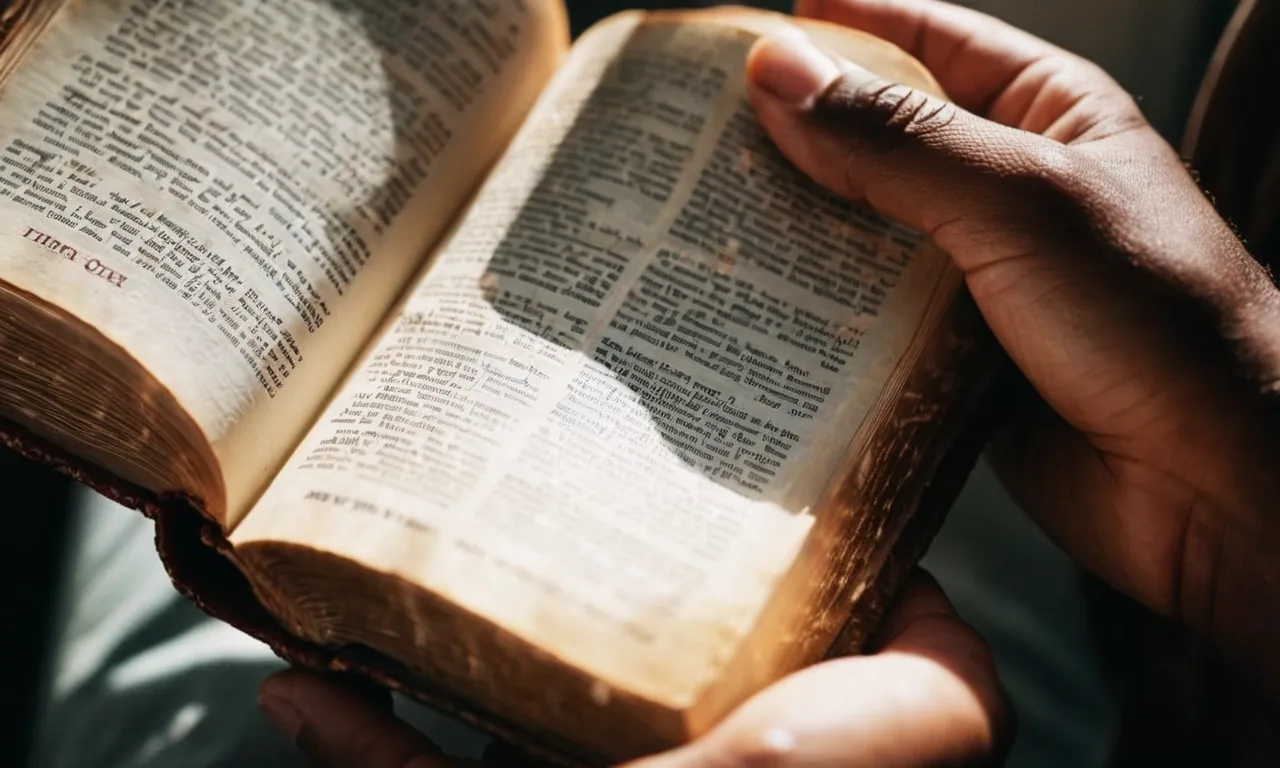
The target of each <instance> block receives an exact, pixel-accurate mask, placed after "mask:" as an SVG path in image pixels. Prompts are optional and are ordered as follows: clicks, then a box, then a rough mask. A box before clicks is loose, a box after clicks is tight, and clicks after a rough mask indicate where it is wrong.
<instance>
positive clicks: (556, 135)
mask: <svg viewBox="0 0 1280 768" xmlns="http://www.w3.org/2000/svg"><path fill="white" fill-rule="evenodd" d="M643 18H644V17H643V16H641V15H638V14H637V15H629V16H624V17H620V18H616V19H615V20H613V21H612V22H610V23H608V24H607V25H605V26H604V27H601V28H597V29H596V30H595V31H593V32H592V33H591V34H590V35H589V36H588V37H587V38H586V39H584V40H583V41H580V42H579V43H578V44H577V45H576V46H575V48H574V51H573V54H572V56H571V58H570V60H569V62H568V63H567V64H566V66H565V67H564V68H563V69H562V72H561V74H560V75H559V76H558V77H557V79H556V80H555V81H554V83H553V85H552V86H551V87H550V88H549V89H548V92H547V94H546V95H545V96H544V98H543V100H542V101H541V102H540V104H539V106H538V108H537V109H536V110H535V112H534V114H533V115H532V116H531V118H530V120H529V122H528V124H527V126H526V128H525V129H524V130H523V131H522V133H521V134H520V135H519V136H518V137H517V139H516V142H515V144H514V145H513V148H512V149H511V150H510V151H509V152H508V153H507V155H506V156H505V158H504V160H503V162H502V163H501V164H500V166H499V167H498V169H497V170H496V171H495V173H494V174H493V175H492V176H491V178H490V180H489V181H488V182H487V184H486V186H485V187H484V189H483V190H482V192H481V194H480V196H479V198H478V199H477V201H476V203H475V204H474V205H473V207H472V208H471V209H470V211H469V213H468V214H467V216H466V217H465V218H464V221H463V224H462V226H461V228H460V230H459V231H458V232H457V233H456V235H455V236H453V237H452V238H451V239H450V240H449V242H448V243H447V244H446V246H445V247H444V249H443V251H442V253H441V254H440V255H439V256H438V257H437V259H436V260H435V261H434V262H433V265H432V266H431V268H430V270H429V272H428V273H427V275H426V276H425V279H424V280H423V281H422V282H421V283H420V284H418V285H417V286H416V287H415V289H414V291H413V293H412V294H411V296H410V297H409V298H408V300H407V302H406V303H405V305H404V306H403V307H402V308H401V309H400V310H399V315H398V318H397V319H396V321H395V322H394V324H392V326H391V327H390V328H389V329H388V330H387V331H386V332H385V333H384V335H383V336H382V338H381V339H380V340H379V341H378V342H377V343H376V344H375V345H374V347H373V348H372V351H371V353H370V355H369V357H368V358H367V359H366V360H365V361H364V362H363V363H362V364H361V366H360V367H359V369H358V370H357V372H356V375H355V376H354V377H353V379H352V380H351V381H349V382H348V383H347V384H346V385H345V386H344V388H343V390H342V391H341V392H340V394H339V396H338V397H337V399H336V401H335V402H334V403H333V404H332V405H331V407H330V408H329V409H328V411H327V413H326V414H325V415H324V416H323V417H322V419H321V420H320V422H319V423H318V426H317V428H316V429H315V430H314V431H313V432H312V433H311V434H310V435H309V436H308V438H307V439H306V440H305V441H304V444H303V445H302V447H301V448H300V450H299V451H298V452H297V453H296V454H295V455H294V457H293V458H292V459H291V460H290V463H289V464H288V465H287V467H286V469H285V470H284V471H283V472H282V473H281V476H280V478H279V479H278V481H277V482H276V483H275V484H274V485H273V486H272V487H271V488H270V489H268V491H267V493H266V495H265V496H264V498H263V500H262V501H261V503H260V504H259V506H258V507H256V508H255V509H254V511H253V512H251V513H250V515H249V516H248V518H246V520H245V522H244V523H243V525H242V526H241V527H240V529H239V530H237V531H236V532H235V534H234V535H233V537H232V543H233V544H234V545H235V547H236V549H237V550H238V551H241V552H250V551H252V547H253V546H254V545H255V544H258V543H263V542H273V541H275V542H294V543H298V544H302V545H306V546H309V547H313V548H316V549H319V550H322V551H327V552H332V553H335V554H338V555H341V556H344V557H347V558H350V559H352V560H355V561H357V562H360V563H363V564H365V565H366V566H367V567H368V568H370V569H373V570H376V571H384V572H387V573H391V574H395V575H397V576H400V577H403V578H404V579H407V580H409V581H410V582H413V583H416V584H420V585H423V586H424V587H425V588H427V589H429V590H431V591H433V592H435V593H437V594H439V595H441V596H443V597H445V598H447V599H448V600H450V601H453V602H454V603H456V604H458V605H459V606H462V607H464V608H465V609H467V610H469V611H472V612H474V613H477V614H480V615H481V616H484V617H487V618H488V619H490V620H492V621H493V622H495V623H496V624H498V625H500V626H501V627H503V628H505V629H507V630H509V631H511V632H513V633H515V634H516V635H518V636H520V637H522V638H524V639H526V640H529V641H531V642H533V643H534V644H535V645H537V646H539V647H541V648H545V649H547V650H548V651H549V652H551V653H553V654H555V655H556V656H557V657H559V658H560V659H562V660H564V661H566V662H568V663H570V664H572V665H574V666H577V667H580V668H583V669H586V670H588V671H590V672H591V673H593V674H595V675H596V676H598V677H599V679H600V680H601V681H602V683H601V690H602V695H607V694H608V690H609V689H610V686H620V687H623V688H625V689H626V690H628V691H630V692H633V693H636V694H639V695H643V696H648V697H651V698H653V699H654V700H657V701H662V702H665V703H667V704H670V705H672V706H677V707H678V706H684V705H688V704H690V703H692V701H693V700H694V698H695V697H696V696H697V694H698V693H699V692H700V691H701V690H702V688H703V687H704V686H706V685H707V684H708V683H709V682H710V681H712V680H713V679H714V678H715V676H716V674H717V672H718V670H719V669H721V668H722V666H723V665H724V664H725V663H727V661H728V660H729V658H730V657H731V655H732V654H733V652H734V651H735V649H736V648H737V647H738V646H739V644H740V643H741V641H742V639H743V638H744V637H745V636H746V635H747V633H748V632H749V630H750V629H751V627H752V625H753V622H754V621H755V620H756V618H757V616H758V615H759V614H760V611H761V609H762V607H763V606H764V604H765V602H766V601H767V599H768V597H769V595H770V594H771V593H772V592H773V590H774V587H775V585H776V583H777V581H778V580H779V579H780V578H781V577H782V576H783V575H784V573H785V572H786V571H787V570H788V568H789V567H790V565H791V563H792V561H793V560H794V558H795V556H796V553H797V551H798V549H799V547H800V545H801V544H802V543H803V541H804V539H805V537H806V535H807V533H808V531H809V530H810V528H811V526H812V523H813V516H812V513H813V507H814V505H816V504H817V503H819V501H820V500H821V499H822V497H823V494H824V491H825V490H826V489H827V487H828V484H829V481H830V480H831V477H832V476H833V474H835V472H836V470H837V468H838V467H840V466H841V465H842V464H843V463H844V462H845V461H846V460H847V450H848V448H849V446H850V442H851V440H852V439H853V438H854V436H855V435H856V434H857V432H858V429H859V425H860V424H861V423H862V421H863V419H864V418H865V417H866V415H867V413H868V412H869V410H870V409H871V408H872V406H873V405H874V404H875V403H876V402H877V399H878V398H879V396H880V394H881V393H882V392H883V391H885V390H886V388H887V387H889V386H890V385H891V379H892V377H893V376H894V373H895V371H896V370H897V367H898V363H899V362H900V361H901V360H902V358H903V357H904V355H905V354H906V351H907V349H908V347H909V345H910V344H911V343H912V340H913V339H914V338H915V337H916V335H917V332H918V330H919V329H920V328H921V325H922V323H923V321H924V317H925V315H926V313H927V311H928V309H929V307H930V306H931V304H932V303H934V302H936V301H938V300H939V296H940V295H941V294H942V293H944V292H945V291H946V290H951V291H954V288H955V284H956V281H955V275H954V273H953V271H952V270H951V268H950V266H949V263H948V261H947V260H946V259H945V257H943V256H941V255H940V254H939V253H937V252H936V251H935V250H933V249H932V248H930V247H926V246H925V245H924V244H923V241H922V238H921V237H920V236H919V235H918V234H916V233H913V232H909V231H906V230H904V229H902V228H900V227H897V226H895V225H892V224H890V223H888V222H886V221H884V220H882V219H879V218H878V217H876V216H874V215H872V214H869V213H867V212H865V211H862V210H860V209H856V208H854V207H852V206H850V205H848V204H846V203H844V202H842V201H839V200H837V199H835V198H833V197H832V196H830V195H828V194H826V193H824V192H822V191H821V190H820V189H818V188H817V187H816V186H814V185H813V184H811V183H810V182H808V181H807V180H806V179H803V178H801V177H800V176H799V175H798V173H797V172H796V171H795V170H794V169H793V168H791V167H790V166H789V165H788V164H787V163H786V162H785V161H784V160H783V159H782V157H781V156H780V155H779V154H778V153H777V151H776V149H774V148H773V147H772V145H771V144H770V143H769V142H768V139H767V137H766V136H765V135H764V134H763V132H762V131H761V130H760V128H759V126H758V124H757V123H756V121H755V119H754V116H753V114H752V112H751V109H750V107H749V105H748V104H747V103H746V101H745V99H744V98H743V93H744V83H743V77H744V74H743V61H744V59H745V56H746V53H747V50H748V49H749V47H750V45H751V43H752V42H753V40H754V37H755V35H754V33H752V32H749V31H745V30H743V29H740V28H738V27H736V26H726V24H729V22H730V21H732V20H733V19H734V17H733V16H721V15H714V14H713V15H705V16H703V15H690V16H687V17H681V18H683V19H685V20H686V23H663V22H662V21H661V19H664V18H667V17H659V19H660V20H659V21H658V22H655V23H651V24H641V20H642V19H643ZM752 18H757V17H752ZM758 18H759V19H764V20H765V21H764V22H760V23H766V22H767V23H775V22H774V21H772V19H773V18H774V17H758ZM845 43H846V46H847V45H848V38H845ZM895 50H896V49H887V48H885V47H883V44H882V43H875V42H872V41H866V42H864V43H862V44H861V45H854V46H852V47H851V48H849V50H848V51H847V52H848V53H850V55H851V56H852V57H853V58H855V59H859V60H862V61H864V62H866V63H872V64H873V65H875V66H878V67H879V68H881V69H884V68H885V67H884V63H885V62H894V61H895V56H896V57H898V58H897V61H901V59H902V54H901V53H895ZM908 74H909V75H912V76H913V77H914V78H915V79H916V80H917V81H919V79H920V78H919V75H918V73H914V72H909V73H908ZM255 578H256V579H265V580H266V581H267V582H268V583H269V582H270V580H271V578H272V574H271V573H270V572H267V573H258V574H255ZM327 609H328V610H334V611H339V612H340V611H341V606H332V605H329V606H328V607H327ZM304 629H305V628H304ZM317 639H320V640H325V639H327V638H323V637H321V638H317ZM328 639H331V638H328ZM348 639H351V638H348ZM356 639H363V640H364V641H365V642H369V643H371V644H373V645H377V640H376V638H372V637H371V638H356ZM429 652H430V651H429V650H427V649H424V653H429ZM401 660H402V661H404V662H406V663H409V664H410V665H412V663H413V660H412V659H401ZM481 661H483V660H481ZM477 674H484V672H483V671H479V672H477Z"/></svg>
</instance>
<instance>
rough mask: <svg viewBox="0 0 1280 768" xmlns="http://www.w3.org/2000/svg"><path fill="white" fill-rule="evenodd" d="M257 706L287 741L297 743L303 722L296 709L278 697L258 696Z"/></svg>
mask: <svg viewBox="0 0 1280 768" xmlns="http://www.w3.org/2000/svg"><path fill="white" fill-rule="evenodd" d="M258 706H259V707H261V708H262V711H263V712H265V713H266V715H267V717H268V718H269V719H270V720H271V722H272V723H274V724H275V726H276V728H279V729H280V732H281V733H283V734H284V735H285V737H287V738H288V739H289V741H291V742H295V743H296V742H297V741H298V734H299V733H300V732H301V731H302V726H303V725H304V722H305V721H304V720H303V717H302V713H301V712H299V711H298V709H297V707H295V706H293V704H291V703H289V702H288V701H287V700H285V699H282V698H280V697H279V696H259V697H258Z"/></svg>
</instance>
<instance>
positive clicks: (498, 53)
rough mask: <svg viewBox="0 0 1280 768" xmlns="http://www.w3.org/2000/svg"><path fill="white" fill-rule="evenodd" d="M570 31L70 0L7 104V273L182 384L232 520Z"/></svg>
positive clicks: (518, 21) (537, 23)
mask: <svg viewBox="0 0 1280 768" xmlns="http://www.w3.org/2000/svg"><path fill="white" fill-rule="evenodd" d="M566 36H567V27H566V21H565V18H564V9H563V7H562V5H561V0H496V1H495V2H487V3H458V2H448V1H447V0H424V1H423V2H411V1H410V0H358V1H357V2H343V3H338V2H329V0H272V1H271V2H254V1H253V0H202V2H178V1H177V0H95V1H94V2H72V3H69V4H67V6H66V7H65V8H64V9H63V10H62V11H61V12H60V13H59V15H58V16H57V17H56V18H55V20H54V21H53V22H52V23H51V26H50V29H49V31H48V32H47V33H46V34H45V35H44V36H42V37H41V38H40V39H39V40H38V41H37V43H36V44H35V46H34V47H33V48H32V49H31V51H30V52H29V54H28V55H27V57H26V59H25V60H24V61H23V62H22V63H21V65H20V66H19V67H18V69H17V70H16V71H15V72H14V74H13V75H12V76H11V78H10V79H9V81H8V82H6V83H5V87H4V91H3V94H2V95H0V115H3V118H2V119H0V252H3V254H4V257H3V259H0V280H3V281H5V282H8V283H10V284H12V285H14V286H17V287H18V288H21V289H23V290H25V291H27V292H29V293H31V294H35V295H36V296H38V297H40V298H42V299H44V300H46V301H48V302H50V303H51V304H53V305H56V306H58V307H61V308H63V309H65V310H67V311H69V312H71V313H73V314H74V315H76V316H78V317H79V318H80V319H81V320H83V321H85V322H86V323H88V324H89V325H90V326H93V327H94V328H97V329H99V330H100V331H101V332H102V333H103V334H105V335H106V336H107V337H108V338H110V339H111V340H113V341H114V342H116V343H117V344H119V345H120V346H121V347H122V348H123V349H124V350H126V351H127V352H128V353H129V354H131V355H132V356H133V357H134V358H135V359H136V360H137V361H138V362H139V363H140V364H141V365H142V366H143V367H145V368H146V369H147V370H148V371H150V372H151V373H152V374H153V375H154V376H155V378H156V379H158V380H159V381H160V382H161V383H162V384H163V385H164V386H166V387H167V388H168V389H169V390H170V391H171V392H172V393H173V395H174V396H175V397H176V398H177V400H178V401H179V402H180V403H181V405H182V406H183V407H184V408H185V409H186V410H187V411H188V412H189V413H190V414H191V416H192V418H193V419H194V421H195V422H196V423H197V424H198V425H199V427H200V428H201V430H203V432H204V434H205V436H206V437H207V439H208V441H209V442H210V444H211V445H212V447H213V451H214V453H215V454H216V456H217V458H218V460H219V462H220V464H221V468H222V473H223V480H224V483H225V487H226V502H225V507H226V508H225V509H224V510H211V511H212V512H213V513H214V514H215V515H216V516H219V517H223V516H225V517H226V518H227V520H228V523H229V524H231V523H234V521H235V519H237V518H238V517H239V516H241V515H242V514H243V513H244V511H246V510H247V508H248V505H249V503H250V502H251V501H252V499H253V498H254V497H255V496H256V495H257V494H258V493H260V491H261V489H262V487H263V485H264V484H265V483H266V481H267V480H268V479H269V478H270V477H271V476H272V475H273V474H274V472H275V470H276V469H278V467H279V466H280V464H281V463H282V462H283V461H284V459H285V457H286V456H287V455H288V452H289V451H290V450H291V449H292V448H293V447H294V446H295V445H296V443H297V441H298V439H299V438H300V437H301V434H302V433H303V431H304V430H305V428H306V427H307V426H309V425H310V423H311V421H312V420H313V418H314V416H315V414H316V413H317V411H318V410H319V409H320V408H321V406H322V405H323V402H324V400H325V399H326V398H327V396H328V395H329V394H330V393H331V392H332V390H333V388H334V387H335V386H336V384H337V382H338V381H339V379H340V377H341V376H342V375H343V373H344V372H345V370H346V369H347V368H348V367H349V366H350V364H351V362H352V360H353V359H354V358H355V357H356V355H357V354H358V350H359V349H360V348H361V347H362V346H363V344H364V343H365V342H366V341H367V340H368V337H369V335H370V334H371V333H372V332H373V330H374V328H375V326H376V324H377V323H378V322H379V321H380V320H381V319H382V318H383V316H384V315H385V313H386V311H387V310H388V308H389V307H390V306H391V304H392V303H393V302H394V300H395V298H396V296H397V295H398V294H399V293H400V292H401V290H402V288H403V286H404V285H405V284H406V282H407V281H408V280H409V279H410V276H411V275H412V274H414V273H415V271H416V270H417V269H418V267H419V265H420V264H421V262H422V259H423V257H424V255H425V254H426V253H428V251H429V250H430V246H431V245H432V243H434V242H435V241H436V240H437V239H438V238H439V237H440V236H441V234H442V233H443V231H444V229H445V227H446V226H447V225H448V224H449V222H450V221H451V219H452V218H453V217H454V215H455V214H456V212H457V211H458V209H459V208H460V207H461V206H462V205H463V203H464V202H465V200H466V198H467V197H468V195H469V192H470V190H472V189H473V188H474V186H475V185H476V184H478V182H479V180H480V178H481V176H482V174H483V173H484V172H485V171H486V170H487V167H488V166H489V165H490V163H491V162H492V161H493V159H494V158H495V157H496V156H497V155H498V154H499V152H500V151H501V149H502V148H503V147H504V146H505V144H506V143H507V141H508V139H509V138H510V136H511V134H513V133H514V132H515V130H516V128H517V127H518V125H519V123H520V121H521V120H522V118H523V115H524V113H525V111H526V110H527V108H528V106H529V105H531V104H532V103H533V101H534V99H535V98H536V95H537V93H538V92H539V91H540V90H541V88H542V86H543V85H544V84H545V82H546V80H547V79H549V77H550V75H551V73H552V71H553V69H554V67H555V66H556V65H557V63H558V59H559V56H560V54H561V52H562V50H563V49H564V47H565V45H566V43H565V38H566ZM155 490H177V489H155Z"/></svg>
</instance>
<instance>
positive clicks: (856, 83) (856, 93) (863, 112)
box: [814, 77, 958, 152]
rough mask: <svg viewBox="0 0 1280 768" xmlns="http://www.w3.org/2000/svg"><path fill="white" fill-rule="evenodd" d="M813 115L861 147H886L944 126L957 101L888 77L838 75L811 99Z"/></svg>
mask: <svg viewBox="0 0 1280 768" xmlns="http://www.w3.org/2000/svg"><path fill="white" fill-rule="evenodd" d="M814 113H815V116H816V117H817V119H818V120H819V121H821V122H825V123H827V125H828V127H830V128H833V129H834V130H836V131H838V132H839V134H840V135H843V136H845V137H847V139H848V140H849V141H850V142H852V143H853V145H854V146H853V148H854V149H858V150H864V151H876V152H890V151H892V150H894V149H896V148H897V147H899V146H900V145H902V144H904V143H906V142H909V141H913V140H920V139H924V138H927V137H929V136H931V135H933V134H935V133H938V132H940V131H943V130H944V129H945V128H946V127H947V126H949V125H950V124H951V123H952V122H954V120H955V119H956V116H957V114H958V110H957V108H956V107H955V105H953V104H951V103H949V102H946V101H943V100H942V99H936V98H934V97H932V96H929V95H928V94H926V93H923V92H921V91H918V90H916V89H914V88H911V87H908V86H905V85H900V84H898V83H894V82H891V81H889V80H883V79H879V78H872V79H868V80H853V79H850V78H848V77H844V78H841V79H840V80H838V81H836V83H835V84H834V85H833V86H832V87H831V89H829V90H828V92H827V93H826V94H824V95H823V97H822V98H821V99H820V100H819V102H818V104H816V105H815V108H814Z"/></svg>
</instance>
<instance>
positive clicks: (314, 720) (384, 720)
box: [258, 670, 461, 768]
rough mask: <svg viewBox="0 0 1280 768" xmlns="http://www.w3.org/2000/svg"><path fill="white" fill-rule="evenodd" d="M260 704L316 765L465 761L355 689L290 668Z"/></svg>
mask: <svg viewBox="0 0 1280 768" xmlns="http://www.w3.org/2000/svg"><path fill="white" fill-rule="evenodd" d="M258 704H259V706H261V707H262V709H263V710H264V711H265V712H266V713H267V716H268V717H270V718H271V720H272V722H274V723H275V724H276V726H277V727H278V728H279V729H280V730H281V731H282V732H283V733H284V734H285V736H286V737H288V738H289V739H291V740H292V741H293V742H294V743H295V744H297V745H298V748H299V749H300V750H301V751H302V752H303V754H304V755H306V757H307V758H308V759H309V760H311V761H312V762H313V764H315V765H322V766H331V767H332V768H348V767H350V768H356V766H359V767H360V768H453V767H454V766H458V765H461V763H460V762H458V761H454V760H450V759H448V758H446V757H444V756H443V755H441V753H440V749H439V747H437V746H436V745H434V744H432V743H431V741H429V740H428V739H427V738H426V737H425V736H423V735H422V734H420V733H418V732H417V731H416V730H414V729H413V728H412V727H411V726H410V725H409V724H408V723H405V722H404V721H402V720H400V719H398V718H396V717H395V715H394V714H393V713H392V712H391V709H390V707H386V706H379V705H378V704H376V703H373V702H372V701H371V700H370V698H369V696H367V695H366V694H364V693H363V692H361V691H359V690H356V689H353V688H351V687H350V686H346V685H339V684H336V683H334V682H332V681H330V680H325V679H323V678H320V677H318V676H316V675H313V674H310V673H307V672H301V671H297V670H290V671H287V672H280V673H277V674H275V675H272V676H271V677H269V678H267V679H266V680H265V681H264V682H263V683H262V686H261V687H260V688H259V690H258Z"/></svg>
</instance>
